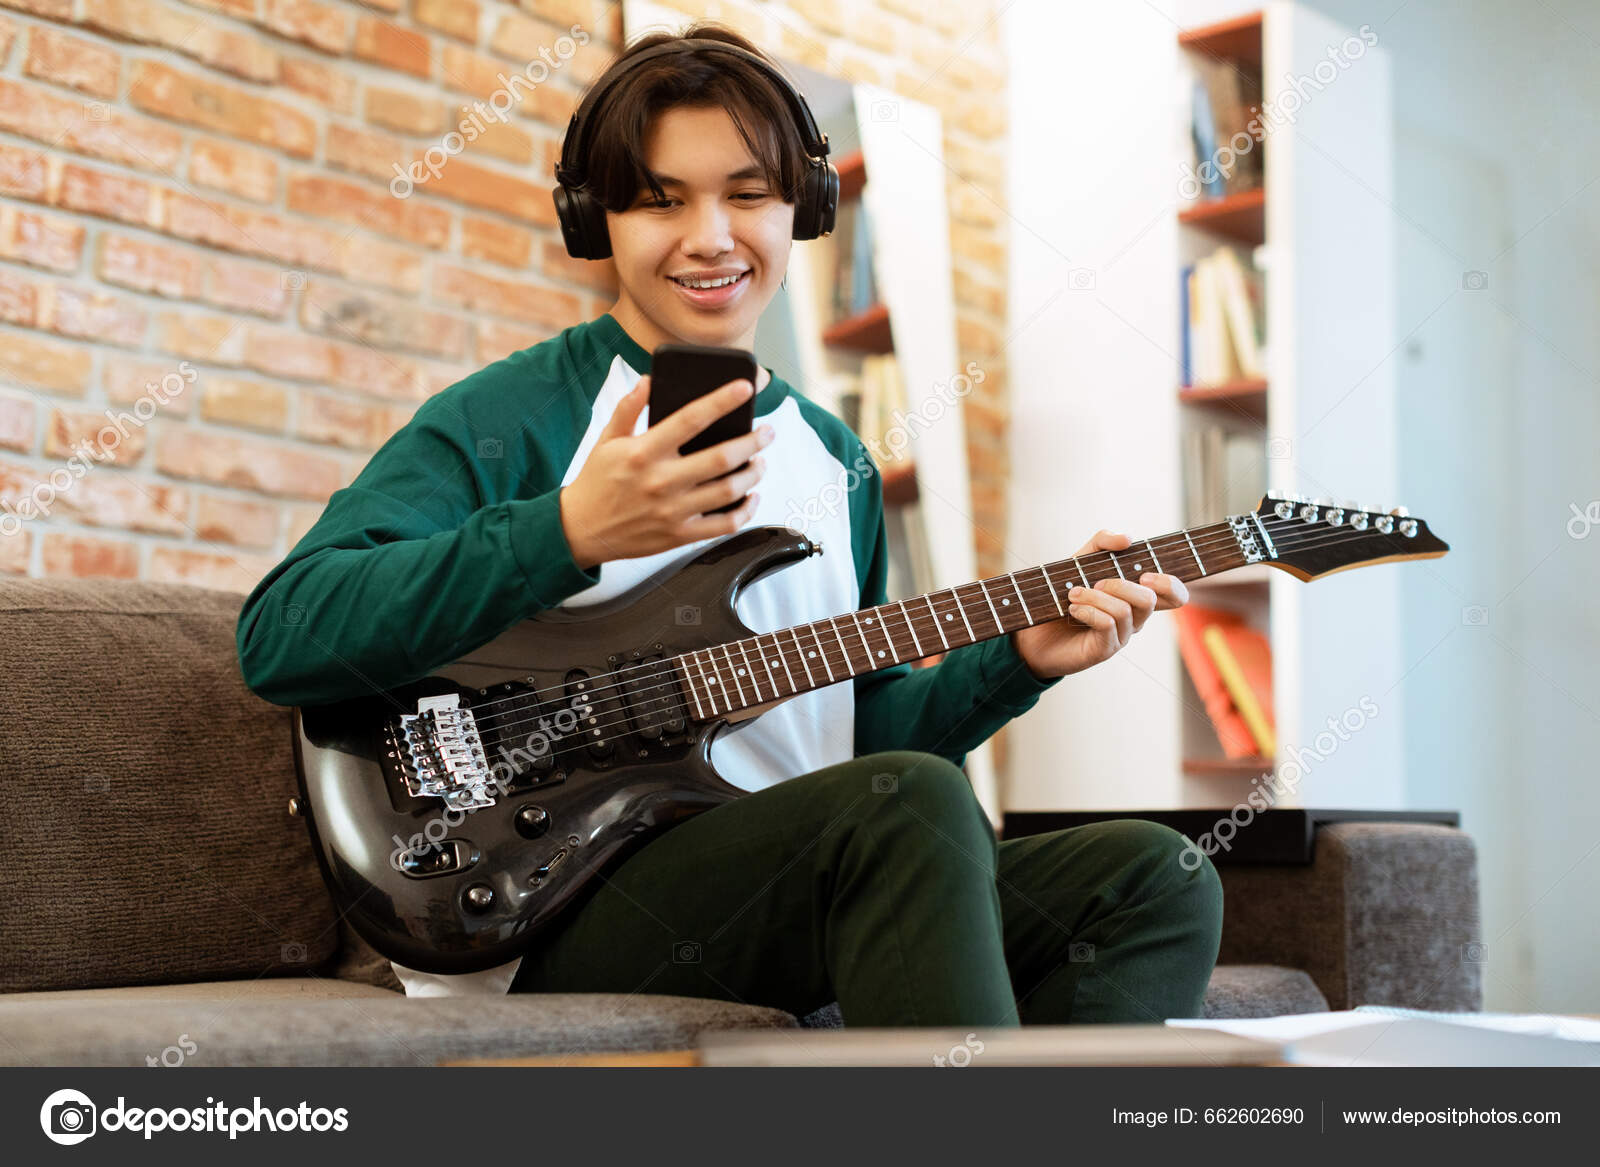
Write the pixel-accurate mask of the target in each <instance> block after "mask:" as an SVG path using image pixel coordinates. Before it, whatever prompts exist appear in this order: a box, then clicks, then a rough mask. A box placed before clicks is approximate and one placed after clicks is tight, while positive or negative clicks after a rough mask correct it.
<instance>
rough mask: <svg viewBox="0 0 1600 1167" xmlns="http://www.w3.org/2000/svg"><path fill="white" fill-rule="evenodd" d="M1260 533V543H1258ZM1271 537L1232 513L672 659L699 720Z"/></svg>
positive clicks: (1206, 563) (1188, 572) (1229, 558)
mask: <svg viewBox="0 0 1600 1167" xmlns="http://www.w3.org/2000/svg"><path fill="white" fill-rule="evenodd" d="M1258 538H1259V542H1258ZM1271 546H1272V544H1271V540H1270V539H1269V538H1268V537H1267V534H1266V531H1265V529H1264V528H1262V527H1261V524H1260V521H1259V520H1258V519H1256V517H1255V516H1254V515H1248V514H1247V515H1242V516H1233V517H1231V518H1229V519H1228V520H1226V521H1224V522H1220V523H1208V524H1205V525H1204V526H1199V527H1191V528H1189V529H1187V530H1183V531H1177V532H1174V533H1172V534H1168V535H1157V536H1155V537H1153V538H1149V539H1138V540H1135V541H1134V542H1133V543H1132V544H1130V545H1129V547H1128V549H1127V550H1126V551H1117V552H1111V551H1095V552H1091V553H1089V554H1087V555H1081V556H1077V557H1074V558H1071V559H1058V560H1056V561H1055V562H1053V563H1045V564H1041V565H1040V566H1038V567H1028V568H1023V569H1022V570H1020V571H1012V572H1007V573H1006V574H1005V575H997V576H991V577H989V578H988V579H981V580H976V581H974V582H972V583H965V584H960V585H958V586H956V587H953V588H945V589H943V590H940V591H933V592H928V593H926V594H924V595H920V596H916V597H915V598H913V599H909V600H895V601H891V602H890V603H887V604H879V605H878V606H877V607H875V608H863V609H861V610H860V611H857V612H847V613H845V614H843V615H840V616H831V617H829V618H828V619H826V620H819V621H815V622H813V623H810V624H796V625H794V626H793V627H790V628H780V629H779V630H778V631H776V632H769V633H762V634H761V635H759V636H753V637H749V638H747V639H745V640H734V641H729V642H728V643H726V644H717V645H712V646H710V647H708V648H702V649H697V650H696V651H694V652H691V653H685V654H683V655H681V656H678V657H676V658H674V660H673V663H674V664H675V666H676V669H677V673H678V677H679V680H680V681H681V682H682V683H683V686H684V691H685V694H686V695H687V698H688V708H689V712H690V715H691V716H693V717H694V718H695V719H696V720H708V719H710V718H714V717H726V716H728V715H729V714H733V713H738V712H740V711H741V710H745V709H750V708H754V707H756V706H760V705H766V704H769V703H771V702H773V701H780V700H784V699H786V698H789V697H792V696H795V695H796V694H799V693H806V692H809V691H811V690H812V689H820V688H822V687H823V686H826V685H833V684H838V683H839V682H841V681H847V680H850V679H852V678H854V677H859V676H861V675H862V674H863V673H870V672H875V671H876V670H878V669H886V668H892V667H894V666H895V665H899V664H904V663H906V662H908V661H914V660H920V659H922V658H923V657H928V656H933V655H935V654H937V653H941V652H947V651H949V650H951V649H955V648H961V647H963V646H965V645H968V644H976V643H978V642H979V641H982V640H992V639H993V638H994V637H996V636H1002V635H1006V634H1008V633H1011V632H1015V631H1017V630H1018V629H1020V628H1027V627H1030V626H1032V625H1034V624H1042V623H1044V622H1045V621H1047V620H1058V619H1061V618H1063V617H1066V618H1067V619H1071V617H1069V616H1067V592H1068V591H1069V590H1071V589H1072V588H1073V587H1077V586H1083V587H1093V586H1094V585H1095V584H1096V583H1098V582H1099V581H1100V580H1102V579H1118V578H1121V579H1128V580H1135V581H1137V580H1138V578H1139V577H1140V576H1141V575H1143V574H1145V573H1146V572H1159V573H1162V574H1165V575H1172V576H1176V577H1177V578H1179V579H1181V580H1184V581H1188V580H1192V579H1199V578H1201V577H1202V576H1208V575H1217V574H1219V573H1221V572H1224V571H1231V570H1233V569H1234V568H1236V567H1243V566H1244V565H1245V564H1247V563H1255V562H1259V561H1260V560H1261V559H1262V558H1264V550H1266V549H1270V548H1271Z"/></svg>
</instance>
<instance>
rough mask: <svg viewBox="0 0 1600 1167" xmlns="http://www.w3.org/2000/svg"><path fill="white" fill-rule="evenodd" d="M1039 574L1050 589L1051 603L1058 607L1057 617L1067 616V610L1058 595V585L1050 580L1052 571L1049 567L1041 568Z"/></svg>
mask: <svg viewBox="0 0 1600 1167" xmlns="http://www.w3.org/2000/svg"><path fill="white" fill-rule="evenodd" d="M1039 574H1040V575H1042V576H1044V586H1045V587H1047V588H1049V589H1050V599H1051V602H1053V603H1054V604H1055V606H1056V615H1058V616H1065V615H1066V614H1067V610H1066V609H1065V608H1063V607H1062V606H1061V597H1060V596H1058V595H1056V585H1055V582H1054V581H1053V580H1051V578H1050V569H1049V568H1048V567H1041V568H1040V569H1039Z"/></svg>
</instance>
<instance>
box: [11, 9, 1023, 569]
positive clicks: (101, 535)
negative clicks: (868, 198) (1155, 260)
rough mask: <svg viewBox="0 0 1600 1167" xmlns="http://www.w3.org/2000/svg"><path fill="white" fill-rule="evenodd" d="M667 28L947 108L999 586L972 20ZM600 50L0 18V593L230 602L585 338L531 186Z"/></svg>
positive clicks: (406, 12)
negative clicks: (476, 394) (496, 379)
mask: <svg viewBox="0 0 1600 1167" xmlns="http://www.w3.org/2000/svg"><path fill="white" fill-rule="evenodd" d="M674 7H678V8H681V9H682V10H683V11H685V12H686V13H690V14H692V15H703V16H710V17H712V18H715V19H718V20H721V21H723V22H725V23H727V24H729V25H731V26H733V27H735V28H737V29H739V30H740V31H742V32H744V33H746V34H747V35H749V36H751V37H752V39H754V40H755V41H756V42H757V43H758V44H761V45H763V46H765V47H766V48H768V49H769V50H770V51H772V52H774V53H776V54H777V55H779V56H781V57H783V58H786V59H790V60H795V61H799V62H801V63H804V64H807V65H810V66H814V67H816V68H819V69H823V70H826V71H828V72H831V73H834V74H836V75H840V76H845V77H848V78H851V79H859V80H866V81H871V82H874V83H877V84H880V85H883V86H886V87H888V88H890V89H893V90H896V91H898V92H900V93H903V94H905V95H907V96H910V97H913V98H916V99H917V100H920V101H926V102H928V103H930V104H932V105H935V106H937V107H938V108H939V109H940V110H941V111H942V112H943V114H944V117H945V129H946V139H945V150H946V160H947V162H948V163H949V167H950V179H949V183H948V186H947V194H948V197H949V202H950V209H951V213H952V226H951V244H952V250H953V255H954V265H955V270H954V279H955V289H956V298H957V322H958V330H959V337H958V341H959V350H960V360H959V362H958V363H960V364H964V363H965V361H967V360H969V359H970V360H976V361H978V362H979V363H980V364H981V365H983V367H984V368H985V370H986V372H987V374H988V375H987V378H986V380H985V381H984V383H983V384H982V385H981V386H979V387H978V388H977V390H976V391H975V392H974V394H973V395H972V396H971V397H969V398H968V399H967V401H966V417H967V425H968V435H969V443H970V450H971V456H972V469H973V507H972V513H973V516H974V520H975V524H976V529H977V543H978V554H979V565H980V570H982V571H983V572H984V573H992V572H996V571H999V570H1001V567H1002V564H1001V559H1002V555H1001V546H1002V539H1003V533H1004V518H1005V516H1004V478H1005V460H1004V455H1003V445H1002V443H1003V438H1004V429H1005V425H1006V421H1007V419H1006V411H1005V406H1004V395H1005V389H1004V386H1005V377H1004V361H1003V359H1002V358H1003V354H1002V352H1001V351H1000V350H1001V337H1002V322H1003V319H1004V310H1005V303H1004V295H1005V293H1004V270H1005V244H1004V236H1003V234H1002V231H1001V229H1000V213H999V205H998V204H999V203H1000V202H1001V201H1003V192H1002V191H1001V190H1000V186H999V184H1000V178H1001V175H1002V174H1003V163H1004V158H1003V139H1004V133H1005V121H1004V104H1003V102H1004V96H1003V94H1004V71H1003V68H1002V62H1001V59H1000V48H999V44H1000V30H999V27H998V24H997V23H996V20H995V6H994V5H993V4H991V3H972V4H962V3H957V2H956V0H880V2H879V3H876V4H874V3H849V4H846V3H844V0H796V2H793V3H782V4H780V3H757V2H753V0H752V2H743V3H731V2H729V3H715V2H707V3H700V2H697V0H674ZM574 30H576V31H574ZM621 31H622V22H621V13H620V8H619V6H618V5H616V4H608V3H602V2H601V0H523V2H522V3H521V4H511V3H500V2H495V0H365V2H364V3H349V2H344V0H189V2H187V3H185V2H181V0H0V503H9V504H10V506H11V508H12V509H11V510H10V511H7V510H5V509H4V508H0V572H10V573H26V574H31V575H43V576H76V577H89V576H109V577H115V578H125V579H135V578H140V579H151V580H163V581H183V582H190V583H196V584H201V585H205V586H211V587H224V588H234V589H239V590H244V589H247V588H248V587H249V586H250V585H251V584H252V583H253V582H254V580H255V579H257V578H258V577H259V576H260V575H261V574H262V573H263V572H265V571H266V570H267V569H268V568H269V567H270V566H271V565H272V564H273V563H275V562H276V561H277V559H278V558H279V557H281V556H282V555H283V554H284V553H285V552H286V551H287V550H288V548H289V547H290V546H291V545H292V544H293V543H294V542H295V541H296V540H297V539H298V538H299V536H300V534H301V533H302V532H303V531H304V530H305V529H306V528H307V527H308V526H309V525H310V523H311V522H312V521H313V520H314V519H315V517H316V516H317V514H318V512H319V508H320V505H321V504H322V503H323V502H324V501H325V500H326V499H327V497H328V495H329V494H330V493H331V492H332V491H333V490H335V489H337V488H338V487H339V486H340V485H342V484H344V483H346V482H348V481H349V480H350V479H351V478H352V477H353V476H354V475H355V473H356V471H357V470H359V469H360V467H361V465H362V464H363V463H364V461H365V460H366V458H367V457H368V455H369V454H370V452H371V451H372V450H373V449H374V448H376V447H377V445H378V444H380V443H381V442H382V441H383V439H384V438H386V437H387V436H388V435H389V434H390V433H392V432H393V431H394V430H395V429H396V428H398V427H399V426H400V425H402V424H403V423H404V422H405V420H406V419H407V418H408V417H409V416H410V415H411V413H412V411H413V410H414V409H415V408H416V406H417V403H418V402H419V401H421V400H423V399H425V398H426V397H428V396H429V395H430V394H432V393H436V392H438V391H439V390H441V389H443V388H444V387H446V386H447V385H449V384H451V383H452V382H454V381H455V380H457V379H459V378H460V377H461V376H462V375H464V374H465V373H468V372H470V371H472V370H473V369H475V368H478V367H480V366H482V365H483V364H486V363H488V362H489V361H492V360H495V359H497V358H499V357H501V356H503V355H505V354H506V353H508V352H512V351H514V350H516V349H519V348H523V347H525V346H527V345H530V344H534V343H537V342H538V341H540V340H542V339H544V338H545V337H547V336H549V335H551V334H553V333H554V332H556V331H559V330H560V329H561V328H564V327H566V326H567V325H569V324H573V323H576V322H578V321H581V320H585V319H588V318H590V317H592V316H594V315H596V314H598V313H600V312H602V311H604V310H605V308H606V307H607V306H609V304H610V303H611V301H612V299H613V293H614V283H613V280H614V276H613V275H612V273H611V271H610V268H609V265H608V264H592V263H584V262H580V261H576V260H572V259H569V258H568V257H567V255H566V253H565V250H564V249H563V247H562V245H561V242H560V237H559V233H558V232H557V230H556V229H555V222H554V212H553V209H552V206H551V202H550V195H549V188H550V185H551V178H550V173H551V167H552V166H553V164H554V161H555V156H556V154H557V153H558V152H559V146H560V134H561V132H562V131H563V130H564V129H565V126H566V120H567V118H568V116H569V115H570V113H571V110H572V108H573V107H574V106H575V105H576V103H577V99H578V97H579V95H580V94H581V92H582V90H583V87H584V86H585V85H586V84H587V83H588V82H589V81H591V80H592V79H593V78H594V77H595V76H596V75H598V73H599V71H600V70H601V69H602V68H603V67H604V65H605V62H606V61H607V60H608V59H609V58H610V56H611V55H612V54H613V53H614V52H615V51H616V49H617V48H618V46H619V43H620V38H621ZM580 41H581V42H585V43H579V42H580ZM519 74H520V76H519ZM529 78H531V79H532V82H534V83H530V81H529ZM475 103H476V104H475ZM508 105H509V107H510V108H509V109H507V108H506V107H507V106H508ZM491 107H494V108H496V109H501V110H504V111H505V112H504V120H503V121H500V120H496V119H495V118H494V117H493V116H492V115H491V114H489V113H488V112H486V111H488V110H489V109H490V108H491ZM464 123H465V124H464ZM468 124H470V125H471V129H470V130H469V129H468ZM457 128H458V129H460V130H461V131H462V134H461V136H460V137H458V138H455V139H451V138H447V137H446V134H447V132H448V131H450V130H451V129H457ZM465 137H471V138H472V140H471V141H470V142H465V141H463V140H462V139H463V138H465ZM430 148H432V153H431V155H430V154H429V150H430ZM429 158H431V159H432V160H433V162H435V163H440V162H442V165H435V166H433V167H432V168H431V169H427V170H424V169H421V168H420V167H419V168H413V169H411V170H410V172H409V176H410V177H413V178H415V179H416V180H417V181H413V182H410V183H409V189H408V184H407V182H406V181H404V180H402V179H401V178H399V177H398V176H399V175H402V174H406V172H407V168H408V167H411V166H412V164H413V163H414V162H416V163H421V162H425V161H426V160H428V159H429ZM396 192H403V193H404V194H405V195H406V197H404V198H401V197H396ZM108 427H109V428H108ZM86 443H87V444H86ZM30 497H31V498H32V499H33V500H34V504H33V505H37V506H40V507H41V508H47V509H48V512H49V513H48V515H36V514H34V513H33V512H32V510H30V509H28V507H29V504H28V503H26V502H25V500H26V499H28V498H30ZM19 506H20V507H22V508H23V510H21V511H18V510H17V508H18V507H19ZM12 515H22V517H23V519H25V520H26V521H22V519H19V518H14V517H10V516H12Z"/></svg>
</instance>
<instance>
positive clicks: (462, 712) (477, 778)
mask: <svg viewBox="0 0 1600 1167" xmlns="http://www.w3.org/2000/svg"><path fill="white" fill-rule="evenodd" d="M389 744H390V748H391V750H392V752H393V757H394V759H395V761H396V762H397V763H398V769H399V771H400V777H401V780H402V781H403V782H404V783H405V785H406V790H407V791H408V792H410V794H411V796H412V797H413V798H420V797H423V796H430V797H433V798H442V799H443V800H444V802H445V805H447V806H449V807H450V808H451V809H453V810H475V809H477V808H478V807H483V806H493V805H494V796H493V795H491V794H490V793H489V786H490V784H491V782H492V780H493V776H492V775H491V773H490V770H489V759H488V756H487V755H486V754H485V753H484V750H483V740H482V738H480V737H479V735H478V722H477V718H476V717H475V716H474V715H473V712H472V710H470V709H464V708H462V706H461V695H460V694H459V693H446V694H443V695H442V696H438V697H424V698H422V699H421V700H419V701H418V702H417V711H416V712H415V713H402V714H400V715H399V716H398V717H396V718H395V719H394V720H393V721H391V722H390V723H389Z"/></svg>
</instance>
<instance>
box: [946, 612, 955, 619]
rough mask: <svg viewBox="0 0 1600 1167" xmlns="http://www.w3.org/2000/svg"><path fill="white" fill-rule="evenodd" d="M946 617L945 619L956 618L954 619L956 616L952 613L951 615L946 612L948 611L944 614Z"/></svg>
mask: <svg viewBox="0 0 1600 1167" xmlns="http://www.w3.org/2000/svg"><path fill="white" fill-rule="evenodd" d="M944 618H945V619H946V620H954V619H955V617H954V616H952V615H950V613H949V612H946V613H945V614H944Z"/></svg>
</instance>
